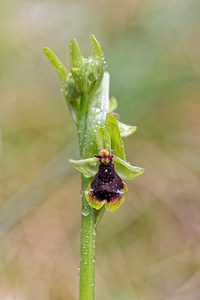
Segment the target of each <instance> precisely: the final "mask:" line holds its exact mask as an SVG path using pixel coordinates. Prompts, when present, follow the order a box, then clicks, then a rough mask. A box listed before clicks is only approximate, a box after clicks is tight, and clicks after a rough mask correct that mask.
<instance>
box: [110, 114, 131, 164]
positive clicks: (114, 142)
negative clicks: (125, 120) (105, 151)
mask: <svg viewBox="0 0 200 300" xmlns="http://www.w3.org/2000/svg"><path fill="white" fill-rule="evenodd" d="M105 127H106V129H107V130H108V132H109V134H110V139H111V149H112V150H113V154H114V155H117V156H119V157H120V158H122V159H124V160H126V157H125V152H124V145H123V142H122V138H121V135H120V131H119V127H118V125H117V120H116V118H115V117H114V116H112V115H111V114H109V113H108V114H107V116H106V121H105Z"/></svg>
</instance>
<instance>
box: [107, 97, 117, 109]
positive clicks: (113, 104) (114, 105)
mask: <svg viewBox="0 0 200 300" xmlns="http://www.w3.org/2000/svg"><path fill="white" fill-rule="evenodd" d="M117 106H118V103H117V100H116V98H115V97H111V98H110V100H109V112H112V111H113V110H115V109H116V108H117Z"/></svg>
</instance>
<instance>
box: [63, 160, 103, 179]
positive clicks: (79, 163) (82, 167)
mask: <svg viewBox="0 0 200 300" xmlns="http://www.w3.org/2000/svg"><path fill="white" fill-rule="evenodd" d="M98 161H99V160H98V158H96V157H92V158H87V159H81V160H73V159H70V160H69V162H70V163H71V164H72V166H73V167H74V168H76V169H77V170H78V171H79V172H81V173H82V174H83V175H84V176H85V177H92V176H94V175H95V174H96V173H97V171H98V165H99V163H98Z"/></svg>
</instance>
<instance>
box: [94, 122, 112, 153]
mask: <svg viewBox="0 0 200 300" xmlns="http://www.w3.org/2000/svg"><path fill="white" fill-rule="evenodd" d="M96 138H97V145H98V149H99V151H100V150H101V149H108V151H109V152H110V153H111V140H110V135H109V133H108V130H107V129H106V128H105V127H101V128H99V129H98V130H97V134H96Z"/></svg>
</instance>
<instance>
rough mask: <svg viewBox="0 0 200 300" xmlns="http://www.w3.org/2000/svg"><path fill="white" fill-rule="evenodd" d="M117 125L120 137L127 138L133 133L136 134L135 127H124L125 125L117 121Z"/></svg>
mask: <svg viewBox="0 0 200 300" xmlns="http://www.w3.org/2000/svg"><path fill="white" fill-rule="evenodd" d="M117 124H118V127H119V131H120V134H121V137H126V136H129V135H131V134H133V133H134V132H136V130H137V126H130V125H126V124H124V123H121V122H119V121H117Z"/></svg>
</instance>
